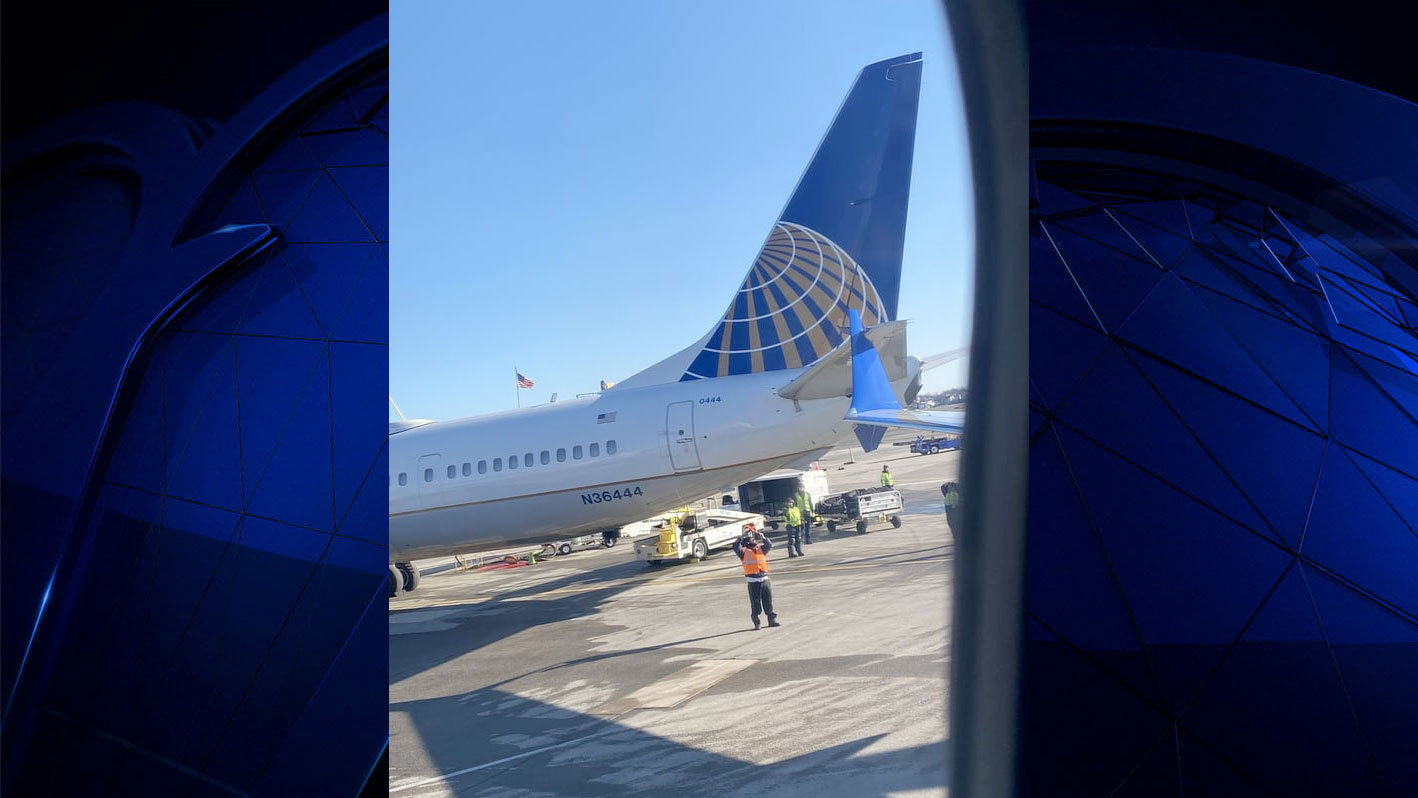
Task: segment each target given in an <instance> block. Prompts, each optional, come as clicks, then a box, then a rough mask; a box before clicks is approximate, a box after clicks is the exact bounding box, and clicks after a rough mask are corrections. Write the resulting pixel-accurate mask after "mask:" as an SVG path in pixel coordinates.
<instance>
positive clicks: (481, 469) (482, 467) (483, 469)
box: [478, 460, 487, 474]
mask: <svg viewBox="0 0 1418 798" xmlns="http://www.w3.org/2000/svg"><path fill="white" fill-rule="evenodd" d="M478 473H479V474H486V473H487V461H486V460H479V461H478Z"/></svg>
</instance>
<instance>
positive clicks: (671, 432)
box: [665, 402, 700, 471]
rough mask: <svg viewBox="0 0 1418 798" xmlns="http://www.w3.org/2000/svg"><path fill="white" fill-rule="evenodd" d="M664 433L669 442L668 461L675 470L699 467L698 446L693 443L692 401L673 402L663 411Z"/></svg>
mask: <svg viewBox="0 0 1418 798" xmlns="http://www.w3.org/2000/svg"><path fill="white" fill-rule="evenodd" d="M665 435H666V437H667V438H668V440H669V444H670V462H671V463H673V464H674V469H675V470H676V471H693V470H694V469H696V468H699V467H700V466H699V447H698V446H696V445H695V443H694V403H693V402H674V403H672V404H671V405H670V407H669V410H668V411H667V412H666V413H665Z"/></svg>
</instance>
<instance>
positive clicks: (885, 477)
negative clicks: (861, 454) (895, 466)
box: [881, 466, 896, 488]
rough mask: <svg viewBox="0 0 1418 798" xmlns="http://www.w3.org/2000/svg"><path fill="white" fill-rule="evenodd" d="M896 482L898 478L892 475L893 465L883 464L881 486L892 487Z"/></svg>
mask: <svg viewBox="0 0 1418 798" xmlns="http://www.w3.org/2000/svg"><path fill="white" fill-rule="evenodd" d="M895 484H896V480H895V479H893V478H892V476H891V467H890V466H882V467H881V486H882V487H883V488H890V487H893V486H894V485H895Z"/></svg>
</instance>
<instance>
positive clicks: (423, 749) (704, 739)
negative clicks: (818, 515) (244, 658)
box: [389, 432, 960, 798]
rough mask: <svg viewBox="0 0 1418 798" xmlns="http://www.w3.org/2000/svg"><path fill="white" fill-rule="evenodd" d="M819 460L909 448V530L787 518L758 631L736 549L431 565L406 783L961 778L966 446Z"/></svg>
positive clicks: (703, 789)
mask: <svg viewBox="0 0 1418 798" xmlns="http://www.w3.org/2000/svg"><path fill="white" fill-rule="evenodd" d="M914 437H915V434H914V433H909V434H908V433H903V432H895V433H888V435H887V437H886V440H885V441H884V442H883V443H882V445H881V447H880V448H878V449H877V450H876V451H875V452H872V453H870V454H864V453H863V452H862V451H861V450H860V449H857V448H852V449H847V448H839V449H837V450H834V451H832V452H830V453H828V454H827V455H825V456H824V457H823V458H822V459H821V460H819V461H818V465H819V467H821V468H822V469H823V470H825V471H827V473H828V479H829V484H830V486H831V489H832V491H833V492H840V491H845V490H851V489H853V488H858V487H869V486H873V485H876V484H878V483H877V480H878V474H879V473H880V471H881V466H882V464H884V463H885V464H889V465H890V466H891V472H892V474H893V475H894V476H895V479H896V487H897V489H898V490H900V491H901V493H902V496H903V499H904V501H905V506H906V507H905V512H904V513H903V514H902V516H901V518H902V522H903V523H902V526H901V528H899V529H893V528H892V527H891V525H890V524H888V523H881V522H873V523H872V524H871V526H870V528H869V530H868V532H867V534H865V535H858V534H857V533H856V531H855V530H854V529H852V528H845V529H840V530H839V531H838V532H837V533H835V534H830V535H829V534H827V533H826V528H825V527H816V528H815V529H814V531H813V541H814V542H813V544H812V545H810V546H805V547H804V553H805V555H806V556H805V557H803V558H799V559H791V560H790V559H788V556H787V550H786V542H785V539H784V536H783V533H782V532H781V531H779V532H778V533H775V534H772V539H773V542H774V547H773V549H772V551H771V552H770V554H769V561H770V563H771V565H772V572H771V573H772V576H771V580H772V584H773V597H774V603H775V605H776V609H777V611H778V614H779V620H780V621H781V622H782V624H783V625H782V626H781V627H779V628H769V627H767V626H765V627H764V628H763V629H762V630H760V631H754V630H753V627H752V624H751V622H750V620H749V604H748V591H747V588H746V587H745V586H744V579H743V575H742V571H741V569H740V567H739V563H738V560H737V559H736V558H735V557H734V555H733V552H732V551H722V552H715V553H712V554H710V556H709V557H708V558H707V559H705V560H704V561H703V562H685V563H681V564H677V565H669V566H664V567H658V568H651V567H649V566H647V565H646V564H645V563H643V562H639V561H636V560H635V558H634V554H633V552H632V551H631V546H630V545H629V544H630V541H628V540H622V541H621V542H620V543H619V544H618V545H616V546H615V547H613V548H610V549H592V550H585V551H580V552H576V553H573V554H570V555H565V556H558V557H555V558H552V559H550V560H544V561H543V560H539V561H538V563H537V564H535V565H531V566H527V567H520V568H507V569H500V570H493V571H457V570H454V569H452V568H449V567H448V566H449V565H450V564H451V558H444V559H441V560H428V561H424V562H421V563H418V564H419V565H420V566H421V567H422V569H423V573H424V577H423V579H422V584H421V585H420V587H419V589H418V590H417V591H415V592H414V593H412V594H410V595H408V596H406V597H402V598H399V599H392V600H391V601H390V603H389V610H390V612H389V680H390V683H389V732H390V789H389V792H390V795H393V796H399V798H416V797H420V796H513V797H515V798H539V797H541V796H603V795H604V796H610V795H615V796H621V795H627V794H634V795H675V796H696V795H714V796H738V795H744V796H748V795H752V796H797V795H811V796H814V798H831V797H835V796H843V797H844V798H846V796H852V797H853V798H858V797H860V796H911V797H912V798H915V797H916V796H941V795H945V794H946V785H947V783H948V777H947V773H948V769H949V762H948V761H947V758H948V756H947V745H946V742H947V738H948V733H949V730H948V728H947V717H948V713H947V700H948V697H949V672H950V617H951V606H950V601H951V580H952V575H953V572H954V548H955V547H954V539H953V538H952V536H951V534H950V532H949V530H948V528H947V526H946V524H945V513H944V508H943V504H942V500H941V498H942V497H941V493H940V486H941V484H942V483H944V482H945V481H947V480H949V479H955V478H956V477H957V473H958V466H959V460H960V454H959V452H947V453H941V454H936V455H924V456H922V455H914V454H911V453H910V452H909V451H908V450H907V448H906V447H905V446H893V445H892V443H893V442H896V441H909V440H912V439H914Z"/></svg>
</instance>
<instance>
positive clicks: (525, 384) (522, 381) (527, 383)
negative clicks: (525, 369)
mask: <svg viewBox="0 0 1418 798" xmlns="http://www.w3.org/2000/svg"><path fill="white" fill-rule="evenodd" d="M517 387H518V388H530V387H532V381H531V380H529V379H527V378H526V377H523V376H522V372H520V371H519V372H517Z"/></svg>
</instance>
